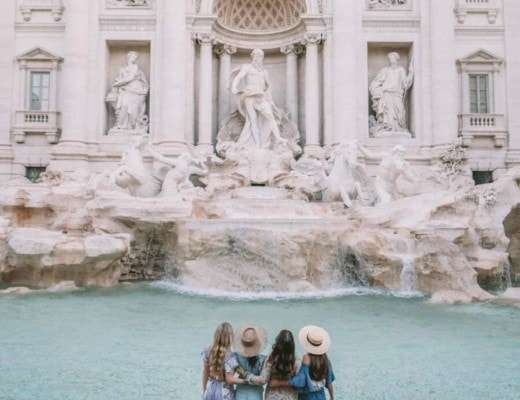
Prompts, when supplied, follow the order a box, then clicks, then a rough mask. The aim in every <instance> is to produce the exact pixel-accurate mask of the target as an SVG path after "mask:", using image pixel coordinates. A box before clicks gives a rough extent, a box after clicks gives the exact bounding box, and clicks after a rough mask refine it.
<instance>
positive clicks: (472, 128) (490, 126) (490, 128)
mask: <svg viewBox="0 0 520 400" xmlns="http://www.w3.org/2000/svg"><path fill="white" fill-rule="evenodd" d="M459 134H460V136H461V137H462V142H463V145H464V146H470V145H471V142H472V140H473V139H474V138H475V137H492V138H493V142H494V144H495V147H503V146H504V145H505V141H506V128H505V116H504V115H503V114H459Z"/></svg>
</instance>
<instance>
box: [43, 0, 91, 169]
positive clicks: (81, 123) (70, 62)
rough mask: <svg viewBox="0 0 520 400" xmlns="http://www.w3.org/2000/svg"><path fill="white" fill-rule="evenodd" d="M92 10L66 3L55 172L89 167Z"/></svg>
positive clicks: (52, 166)
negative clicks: (59, 127)
mask: <svg viewBox="0 0 520 400" xmlns="http://www.w3.org/2000/svg"><path fill="white" fill-rule="evenodd" d="M89 8H90V2H88V1H71V2H69V3H68V4H67V29H66V31H65V44H64V46H63V48H64V49H65V54H64V62H63V70H62V79H60V87H61V98H60V104H61V107H60V108H61V116H62V117H61V121H62V132H61V137H60V142H59V143H58V145H57V146H56V147H55V148H54V150H53V152H52V156H51V162H50V165H49V168H50V169H52V170H59V171H75V170H77V169H78V168H88V157H87V154H86V152H87V146H86V142H87V141H88V125H89V124H88V118H89V115H88V114H89V113H88V110H89V109H90V107H89V103H88V99H89V96H88V93H89V82H88V76H89V60H88V54H89V52H88V51H87V49H88V48H89V37H90V36H89V20H90V18H89V17H90V15H89V14H90V12H89V11H90V10H89Z"/></svg>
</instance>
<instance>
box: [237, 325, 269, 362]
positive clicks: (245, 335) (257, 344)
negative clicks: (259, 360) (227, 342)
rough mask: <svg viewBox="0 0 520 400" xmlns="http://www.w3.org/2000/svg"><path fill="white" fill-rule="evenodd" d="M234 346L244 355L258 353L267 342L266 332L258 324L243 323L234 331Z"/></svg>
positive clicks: (249, 355)
mask: <svg viewBox="0 0 520 400" xmlns="http://www.w3.org/2000/svg"><path fill="white" fill-rule="evenodd" d="M233 344H234V348H235V351H236V352H237V353H238V354H241V355H243V356H244V357H254V356H257V355H259V354H260V353H261V352H262V350H263V349H264V348H265V345H266V344H267V332H266V330H265V329H264V328H262V327H261V326H259V325H253V324H245V325H242V326H241V327H240V328H238V329H237V330H236V331H235V338H234V343H233Z"/></svg>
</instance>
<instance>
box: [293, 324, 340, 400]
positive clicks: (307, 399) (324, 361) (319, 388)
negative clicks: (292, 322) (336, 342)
mask: <svg viewBox="0 0 520 400" xmlns="http://www.w3.org/2000/svg"><path fill="white" fill-rule="evenodd" d="M298 337H299V339H300V344H301V345H302V347H303V349H304V350H305V351H307V354H305V356H303V360H302V367H301V368H300V372H298V375H296V376H295V377H294V378H292V379H290V380H289V384H290V385H292V386H293V387H295V388H296V389H298V393H299V394H300V397H299V399H300V400H326V397H325V388H327V390H328V392H329V395H330V400H334V385H333V384H332V382H333V381H334V379H335V376H334V372H333V371H332V364H331V363H330V361H329V358H328V357H327V350H328V349H329V348H330V336H329V334H328V333H327V331H325V329H323V328H320V327H319V326H314V325H308V326H304V327H303V328H302V329H301V330H300V333H299V335H298Z"/></svg>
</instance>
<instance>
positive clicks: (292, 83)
mask: <svg viewBox="0 0 520 400" xmlns="http://www.w3.org/2000/svg"><path fill="white" fill-rule="evenodd" d="M280 51H281V52H282V53H283V54H285V55H286V70H285V92H286V107H287V110H288V111H289V116H290V118H291V120H293V121H294V123H295V124H296V125H298V56H299V55H300V54H302V53H303V47H302V46H301V45H298V44H291V45H288V46H283V47H282V48H281V49H280Z"/></svg>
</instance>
